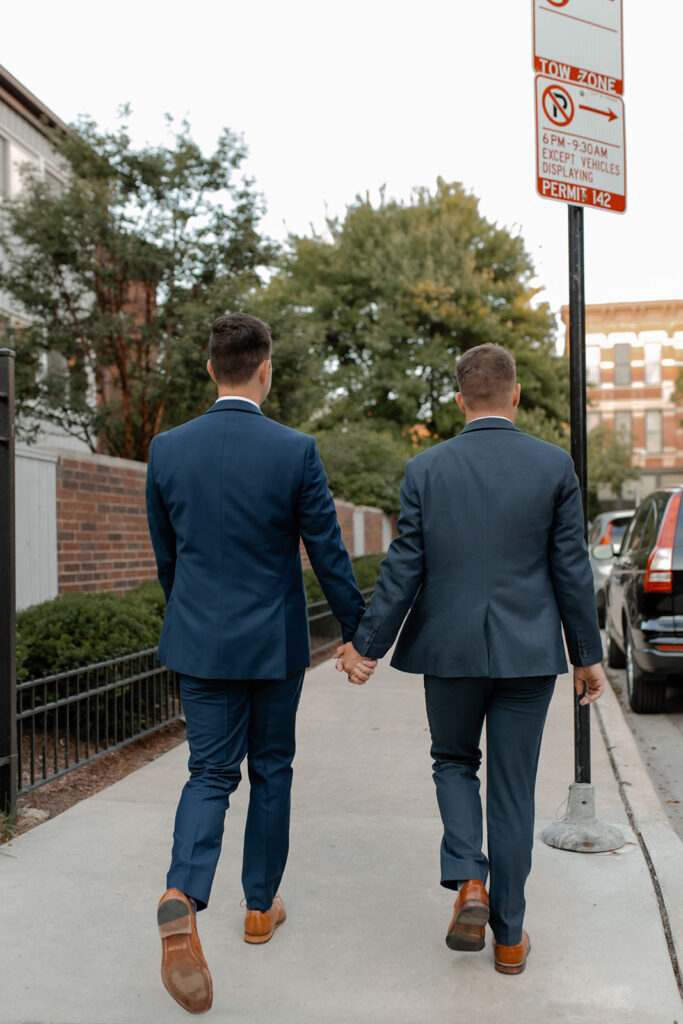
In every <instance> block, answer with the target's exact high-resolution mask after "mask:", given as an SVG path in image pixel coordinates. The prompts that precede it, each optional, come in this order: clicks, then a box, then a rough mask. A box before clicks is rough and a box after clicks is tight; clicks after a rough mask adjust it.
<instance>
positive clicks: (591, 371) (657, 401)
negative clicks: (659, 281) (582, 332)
mask: <svg viewBox="0 0 683 1024" xmlns="http://www.w3.org/2000/svg"><path fill="white" fill-rule="evenodd" d="M562 319H563V321H564V323H565V326H566V327H567V337H568V336H569V331H568V324H569V313H568V307H566V306H563V308H562ZM568 348H569V346H568V345H567V346H565V352H566V353H567V352H568ZM682 366H683V300H680V299H675V300H670V301H657V302H618V303H607V304H602V305H588V306H586V375H587V391H588V423H587V426H588V430H589V431H590V430H591V429H592V428H593V427H596V426H598V425H601V426H606V427H611V428H612V429H613V430H614V431H615V433H616V434H617V436H619V437H620V438H622V439H623V440H625V441H628V442H630V444H631V446H632V463H633V466H634V467H635V468H636V469H637V471H638V479H637V480H636V481H634V482H631V483H628V484H626V485H625V487H624V497H625V498H626V499H629V500H633V501H638V500H639V499H640V498H641V497H644V496H645V495H646V494H648V493H650V492H651V491H653V490H655V489H656V488H657V487H662V486H664V487H666V486H671V485H674V484H680V483H682V482H683V400H681V399H679V398H677V395H676V381H677V379H678V376H679V373H680V370H681V367H682Z"/></svg>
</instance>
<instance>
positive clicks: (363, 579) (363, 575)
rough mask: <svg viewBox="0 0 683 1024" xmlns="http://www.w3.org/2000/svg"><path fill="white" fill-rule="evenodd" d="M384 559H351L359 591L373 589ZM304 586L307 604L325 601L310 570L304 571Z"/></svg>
mask: <svg viewBox="0 0 683 1024" xmlns="http://www.w3.org/2000/svg"><path fill="white" fill-rule="evenodd" d="M384 557H385V555H384V554H379V555H360V556H359V557H358V558H352V559H351V565H352V566H353V572H354V575H355V577H356V582H357V583H358V586H359V587H360V589H361V590H368V589H369V588H370V587H374V585H375V582H376V580H377V576H378V575H379V565H380V562H381V561H382V559H383V558H384ZM304 586H305V588H306V600H307V601H308V603H309V604H312V603H313V602H314V601H324V600H325V595H324V594H323V589H322V587H321V586H320V584H319V583H318V580H317V578H316V575H315V573H314V572H313V570H312V569H304Z"/></svg>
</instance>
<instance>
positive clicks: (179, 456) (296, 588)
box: [147, 313, 372, 1013]
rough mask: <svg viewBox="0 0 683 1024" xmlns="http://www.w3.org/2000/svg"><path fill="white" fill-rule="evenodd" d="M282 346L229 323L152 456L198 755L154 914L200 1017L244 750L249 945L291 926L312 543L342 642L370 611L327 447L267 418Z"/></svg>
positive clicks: (173, 663) (176, 974) (166, 974)
mask: <svg viewBox="0 0 683 1024" xmlns="http://www.w3.org/2000/svg"><path fill="white" fill-rule="evenodd" d="M271 344H272V342H271V334H270V329H269V328H268V326H267V325H266V324H264V323H263V322H262V321H261V320H258V319H256V318H255V317H251V316H247V315H246V314H243V313H235V314H232V315H230V316H222V317H219V318H218V319H217V320H216V321H215V322H214V324H213V327H212V332H211V340H210V349H209V351H210V355H209V361H208V364H207V369H208V372H209V374H210V376H211V378H212V379H213V380H214V381H215V383H216V384H217V386H218V400H217V401H216V403H215V404H214V405H213V406H212V407H211V408H210V409H209V410H208V412H207V413H205V414H204V415H203V416H200V417H198V418H197V419H195V420H192V421H191V422H189V423H185V424H183V425H182V426H180V427H176V428H175V429H174V430H170V431H169V432H168V433H165V434H160V435H159V436H157V437H155V438H154V440H153V441H152V444H151V446H150V450H149V467H148V472H147V511H148V519H149V528H150V533H151V537H152V543H153V545H154V552H155V555H156V560H157V568H158V574H159V579H160V581H161V585H162V587H163V590H164V595H165V597H166V602H167V606H166V615H165V618H164V625H163V630H162V634H161V641H160V644H159V658H160V659H161V661H163V662H164V663H165V664H166V665H167V666H168V667H169V668H171V669H173V670H174V671H176V672H177V673H178V674H179V677H180V691H181V697H182V705H183V711H184V713H185V719H186V722H187V738H188V743H189V747H190V761H189V769H190V778H189V780H188V782H187V783H186V785H185V787H184V789H183V791H182V795H181V797H180V803H179V805H178V810H177V814H176V820H175V829H174V834H173V851H172V857H171V866H170V869H169V872H168V876H167V883H166V884H167V891H166V892H165V893H164V895H163V896H162V898H161V901H160V903H159V908H158V913H157V920H158V926H159V932H160V935H161V940H162V979H163V982H164V985H165V986H166V988H167V990H168V991H169V993H170V994H171V995H172V996H173V998H174V999H175V1000H176V1001H177V1002H178V1003H180V1005H181V1006H183V1007H184V1008H185V1009H187V1010H189V1011H190V1012H192V1013H202V1012H204V1011H205V1010H208V1009H209V1007H210V1006H211V1002H212V982H211V975H210V972H209V969H208V967H207V964H206V960H205V959H204V955H203V952H202V948H201V944H200V942H199V937H198V934H197V927H196V911H197V910H201V909H203V908H204V907H206V906H207V904H208V902H209V894H210V891H211V884H212V882H213V877H214V872H215V870H216V865H217V862H218V858H219V854H220V847H221V840H222V835H223V824H224V818H225V812H226V810H227V808H228V803H229V798H230V794H231V793H232V792H233V791H234V790H235V789H236V788H237V785H238V783H239V781H240V778H241V770H240V765H241V763H242V761H243V760H244V758H245V756H247V755H248V767H249V782H250V796H249V810H248V814H247V822H246V827H245V834H244V854H243V865H242V885H243V888H244V895H245V899H246V908H247V909H246V917H245V926H244V938H245V941H246V942H249V943H254V944H259V943H263V942H267V941H268V940H269V939H270V938H271V936H272V935H273V932H274V930H275V928H277V927H278V926H279V925H280V924H282V923H283V922H284V920H285V910H284V906H283V904H282V900H281V899H280V896H279V894H278V887H279V884H280V880H281V878H282V874H283V872H284V869H285V863H286V860H287V852H288V844H289V814H290V790H291V783H292V760H293V758H294V749H295V719H296V711H297V706H298V703H299V696H300V693H301V686H302V682H303V677H304V670H305V668H306V667H307V666H308V665H309V664H310V646H309V629H308V618H307V612H306V595H305V592H304V586H303V576H302V571H301V559H300V555H299V544H300V540H302V539H303V542H304V544H305V546H306V551H307V553H308V557H309V559H310V562H311V565H312V567H313V569H314V570H315V573H316V575H317V577H318V579H319V580H320V583H321V585H322V588H323V591H324V593H325V596H326V598H327V600H328V601H329V603H330V607H331V609H332V612H333V614H334V615H335V617H336V618H337V619H338V621H339V623H340V624H341V627H342V635H343V637H344V639H345V640H349V639H350V638H351V637H352V636H353V634H354V632H355V630H356V628H357V625H358V622H359V620H360V618H361V615H362V614H363V611H364V610H365V602H364V600H363V598H362V596H361V594H360V591H359V589H358V586H357V584H356V581H355V578H354V575H353V570H352V568H351V562H350V560H349V556H348V554H347V552H346V549H345V547H344V545H343V543H342V539H341V532H340V529H339V524H338V522H337V516H336V510H335V506H334V502H333V500H332V497H331V495H330V492H329V490H328V487H327V479H326V477H325V472H324V469H323V466H322V463H321V461H320V456H319V454H318V450H317V446H316V443H315V441H314V439H313V438H312V437H309V436H307V435H305V434H301V433H298V432H297V431H295V430H290V429H289V428H288V427H284V426H281V425H280V424H278V423H276V422H274V421H273V420H270V419H267V418H266V417H265V416H264V415H263V413H262V412H261V409H260V405H261V403H262V402H263V401H264V400H265V398H266V397H267V395H268V392H269V390H270V385H271V376H272V367H271V358H270V357H271ZM371 669H372V664H371V663H370V662H368V661H367V660H366V661H365V662H363V661H362V660H360V659H356V660H355V665H354V668H353V669H352V670H351V677H352V678H353V679H354V681H355V682H358V683H360V682H362V681H364V680H365V679H367V678H368V676H369V675H370V672H371Z"/></svg>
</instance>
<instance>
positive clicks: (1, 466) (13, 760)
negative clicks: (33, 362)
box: [0, 348, 17, 813]
mask: <svg viewBox="0 0 683 1024" xmlns="http://www.w3.org/2000/svg"><path fill="white" fill-rule="evenodd" d="M14 558H15V554H14V352H12V351H11V350H10V349H6V348H3V349H0V812H2V813H7V812H9V811H11V810H12V809H13V808H14V806H15V804H16V802H17V697H16V649H15V643H16V604H15V565H14Z"/></svg>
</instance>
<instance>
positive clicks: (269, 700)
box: [166, 672, 304, 912]
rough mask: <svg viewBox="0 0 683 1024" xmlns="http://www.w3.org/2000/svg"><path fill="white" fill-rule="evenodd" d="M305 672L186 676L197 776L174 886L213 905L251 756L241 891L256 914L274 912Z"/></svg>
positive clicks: (176, 856)
mask: <svg viewBox="0 0 683 1024" xmlns="http://www.w3.org/2000/svg"><path fill="white" fill-rule="evenodd" d="M303 678H304V673H303V672H297V673H295V674H293V675H290V676H288V677H287V678H286V679H230V680H222V679H195V678H193V677H191V676H180V695H181V699H182V705H183V711H184V713H185V719H186V722H187V739H188V743H189V746H190V760H189V765H188V767H189V770H190V778H189V779H188V781H187V782H186V784H185V786H184V788H183V791H182V794H181V797H180V802H179V804H178V810H177V812H176V819H175V829H174V832H173V853H172V857H171V867H170V870H169V872H168V876H167V881H166V884H167V887H168V888H176V889H180V890H181V891H182V892H184V893H186V894H187V895H188V896H191V897H192V899H194V900H195V901H196V903H197V906H198V907H199V908H200V909H202V908H203V907H206V905H207V904H208V902H209V895H210V893H211V885H212V883H213V878H214V874H215V872H216V866H217V864H218V858H219V856H220V852H221V842H222V838H223V825H224V820H225V812H226V811H227V809H228V805H229V802H230V794H231V793H233V792H234V791H235V790H236V789H237V786H238V785H239V782H240V779H241V777H242V772H241V764H242V761H243V760H244V758H245V757H246V756H248V771H249V783H250V787H251V788H250V795H249V810H248V813H247V823H246V826H245V830H244V853H243V859H242V887H243V889H244V895H245V897H246V900H247V907H248V908H249V909H250V910H260V911H262V912H263V911H266V910H269V909H270V906H271V904H272V902H273V897H274V895H275V893H276V892H277V890H278V886H279V885H280V880H281V879H282V875H283V873H284V870H285V864H286V863H287V854H288V851H289V812H290V791H291V787H292V761H293V759H294V752H295V723H296V712H297V708H298V705H299V697H300V695H301V686H302V683H303Z"/></svg>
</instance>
